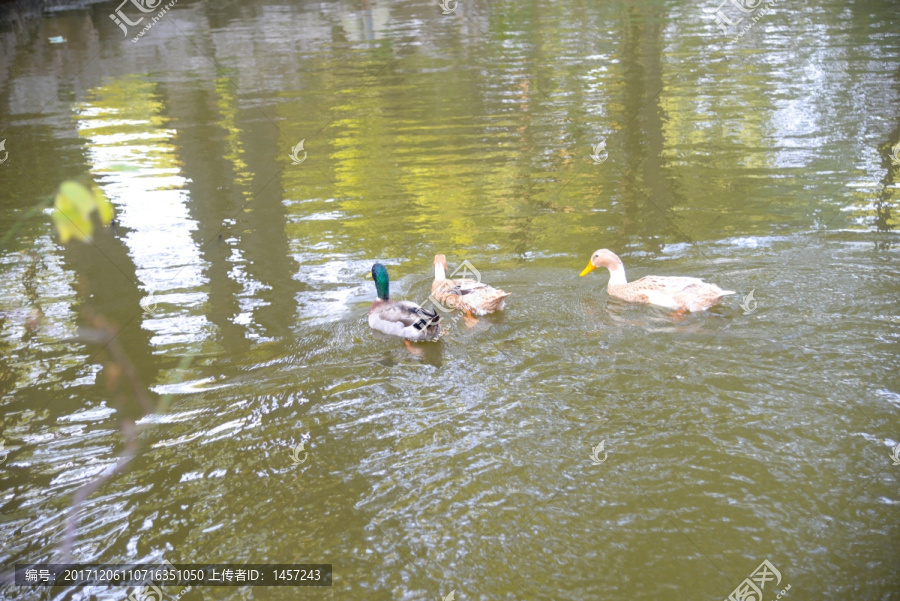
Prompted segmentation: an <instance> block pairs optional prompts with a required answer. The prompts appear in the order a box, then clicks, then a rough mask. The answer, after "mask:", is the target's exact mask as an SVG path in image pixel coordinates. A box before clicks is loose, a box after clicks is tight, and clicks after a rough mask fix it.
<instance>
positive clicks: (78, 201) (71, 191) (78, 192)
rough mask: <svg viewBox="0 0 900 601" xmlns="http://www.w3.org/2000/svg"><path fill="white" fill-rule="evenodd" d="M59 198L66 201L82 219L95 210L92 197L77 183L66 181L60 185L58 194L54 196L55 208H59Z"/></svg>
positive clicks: (94, 202)
mask: <svg viewBox="0 0 900 601" xmlns="http://www.w3.org/2000/svg"><path fill="white" fill-rule="evenodd" d="M60 198H63V199H66V200H68V201H69V202H70V203H71V205H72V207H73V208H74V209H75V210H76V211H78V213H80V214H81V215H82V216H83V217H87V216H88V215H90V214H91V213H92V212H94V210H96V208H97V203H96V201H95V200H94V195H93V194H91V191H90V190H88V189H87V188H86V187H84V186H82V185H81V184H79V183H78V182H73V181H67V182H63V183H62V184H60V186H59V193H57V195H56V208H60V207H59V202H60Z"/></svg>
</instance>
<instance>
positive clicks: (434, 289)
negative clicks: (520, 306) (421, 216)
mask: <svg viewBox="0 0 900 601" xmlns="http://www.w3.org/2000/svg"><path fill="white" fill-rule="evenodd" d="M507 296H509V293H508V292H504V291H503V290H500V289H498V288H494V287H493V286H488V285H487V284H485V283H483V282H481V281H480V277H479V279H478V280H473V279H471V278H458V279H447V257H445V256H444V255H435V256H434V281H433V282H432V283H431V298H432V299H433V301H437V303H440V304H441V305H443V306H446V307H451V308H455V309H459V310H461V311H463V312H465V314H466V323H467V324H468V325H469V326H470V327H471V326H472V325H474V323H477V321H478V320H477V319H475V318H474V317H472V314H473V313H474V314H475V315H487V314H488V313H493V312H494V311H502V310H503V309H504V308H505V307H506V297H507Z"/></svg>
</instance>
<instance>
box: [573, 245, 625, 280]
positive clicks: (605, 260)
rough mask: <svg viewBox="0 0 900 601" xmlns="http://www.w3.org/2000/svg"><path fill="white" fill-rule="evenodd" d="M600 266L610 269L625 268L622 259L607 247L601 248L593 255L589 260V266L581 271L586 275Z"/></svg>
mask: <svg viewBox="0 0 900 601" xmlns="http://www.w3.org/2000/svg"><path fill="white" fill-rule="evenodd" d="M598 267H606V268H607V269H609V270H610V271H617V270H619V269H623V266H622V260H621V259H620V258H619V257H618V256H616V253H614V252H612V251H611V250H606V249H605V248H601V249H600V250H598V251H596V252H595V253H594V254H592V255H591V260H590V261H589V262H588V265H587V267H585V268H584V271H582V272H581V275H582V276H585V275H587V274H589V273H590V272H592V271H594V270H595V269H597V268H598Z"/></svg>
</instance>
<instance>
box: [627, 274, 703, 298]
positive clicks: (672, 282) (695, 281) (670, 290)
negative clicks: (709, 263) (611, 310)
mask: <svg viewBox="0 0 900 601" xmlns="http://www.w3.org/2000/svg"><path fill="white" fill-rule="evenodd" d="M708 285H709V284H707V283H706V282H704V281H703V280H701V279H700V278H684V277H669V276H659V275H648V276H646V277H643V278H641V279H639V280H636V281H634V282H630V283H628V284H625V286H626V287H627V288H628V289H629V290H633V291H634V292H636V293H639V292H657V293H662V294H679V293H681V292H683V291H684V290H685V289H687V288H690V287H691V286H708Z"/></svg>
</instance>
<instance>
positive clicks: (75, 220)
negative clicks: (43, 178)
mask: <svg viewBox="0 0 900 601" xmlns="http://www.w3.org/2000/svg"><path fill="white" fill-rule="evenodd" d="M55 204H56V210H55V211H53V213H52V217H53V222H54V223H55V224H56V230H57V231H58V232H59V238H60V240H61V241H62V242H63V243H65V242H68V241H69V240H70V239H71V238H75V239H76V240H82V241H84V240H87V239H88V238H90V237H91V235H92V234H93V233H94V224H93V222H92V221H91V217H90V213H88V214H87V215H84V214H82V213H81V211H80V208H79V207H76V206H75V203H73V202H72V200H71V199H70V198H69V197H68V196H63V195H62V194H58V195H57V196H56V203H55Z"/></svg>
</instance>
